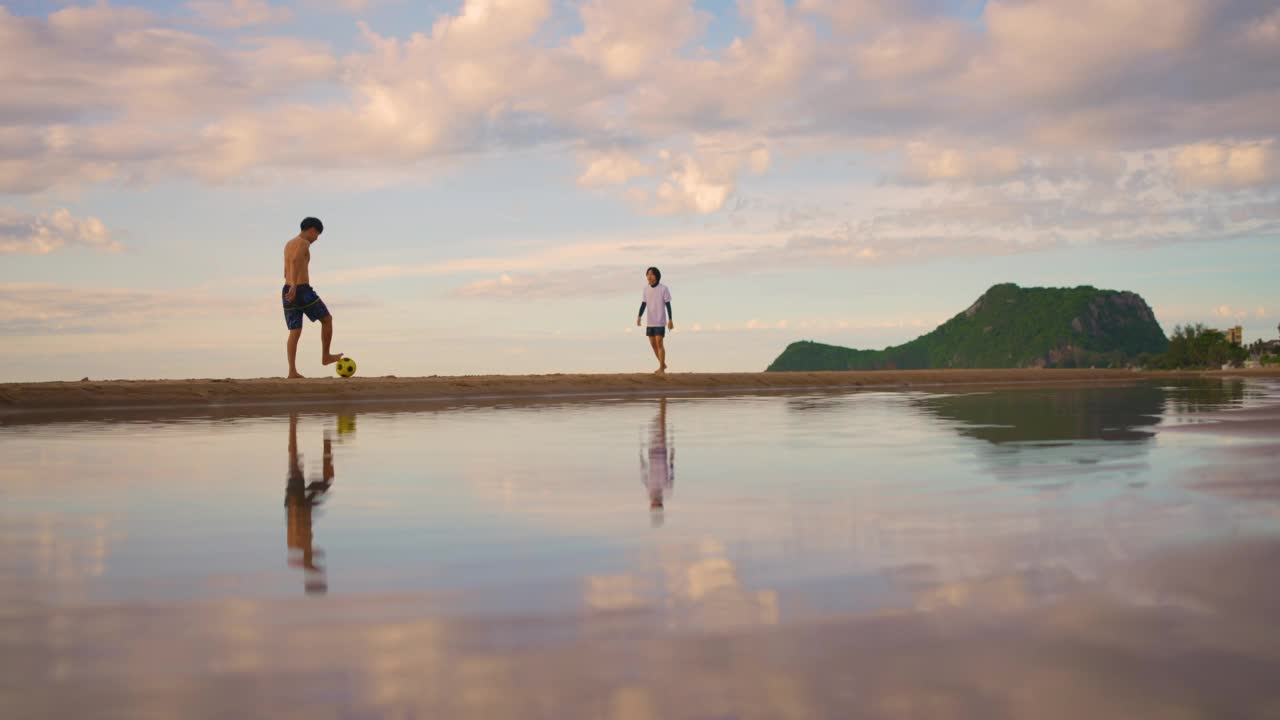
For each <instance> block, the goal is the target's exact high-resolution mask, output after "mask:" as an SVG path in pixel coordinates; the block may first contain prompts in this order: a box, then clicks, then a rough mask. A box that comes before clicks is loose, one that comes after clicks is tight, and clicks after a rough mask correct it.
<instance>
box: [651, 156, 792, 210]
mask: <svg viewBox="0 0 1280 720" xmlns="http://www.w3.org/2000/svg"><path fill="white" fill-rule="evenodd" d="M661 158H662V159H663V160H664V161H666V162H667V164H668V168H669V169H668V171H667V176H666V180H665V181H664V182H662V183H661V184H660V185H659V186H658V187H657V189H656V190H654V192H653V197H652V204H651V206H650V207H651V210H652V212H654V213H655V214H658V215H677V214H684V213H690V214H697V215H707V214H710V213H713V212H716V211H718V210H720V209H721V208H723V207H724V205H725V203H726V202H727V201H728V200H729V197H730V196H731V195H732V194H733V191H734V187H735V184H736V182H737V178H738V176H739V175H740V174H741V173H742V172H744V171H747V172H751V173H754V174H757V175H758V174H760V173H763V172H765V171H766V170H767V169H768V168H769V162H770V155H769V150H768V148H766V147H764V146H762V145H755V146H746V147H728V148H726V147H723V146H707V147H703V148H699V149H697V150H695V151H694V152H693V153H681V154H678V155H672V154H671V153H670V152H668V151H663V152H662V153H661Z"/></svg>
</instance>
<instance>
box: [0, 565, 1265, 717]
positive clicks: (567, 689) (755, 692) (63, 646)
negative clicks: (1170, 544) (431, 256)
mask: <svg viewBox="0 0 1280 720" xmlns="http://www.w3.org/2000/svg"><path fill="white" fill-rule="evenodd" d="M706 550H707V551H708V553H709V556H714V549H713V548H707V549H706ZM705 559H707V558H706V557H703V558H701V559H697V560H693V561H692V563H691V564H689V565H687V566H686V567H685V569H684V570H682V571H680V572H678V573H676V574H677V575H684V576H686V577H688V576H689V573H688V570H689V569H690V568H692V567H694V566H696V565H697V563H699V562H702V561H703V560H705ZM1278 563H1280V543H1277V542H1276V541H1249V542H1238V543H1234V544H1228V545H1219V546H1213V547H1203V548H1197V549H1194V550H1192V551H1187V550H1186V549H1179V550H1178V551H1177V552H1171V553H1168V554H1165V555H1161V556H1158V557H1156V558H1153V559H1150V560H1147V561H1143V562H1141V563H1135V564H1129V565H1126V566H1123V567H1118V568H1116V570H1115V572H1114V573H1113V574H1112V575H1111V576H1110V577H1108V578H1104V579H1103V581H1101V582H1098V583H1088V584H1080V583H1075V582H1073V580H1072V579H1071V577H1070V576H1069V575H1067V574H1065V573H1058V574H1046V573H1040V574H1036V573H1030V574H1027V573H1023V574H1017V573H1015V574H1014V575H1012V576H1000V575H995V576H992V577H989V578H984V579H980V580H976V581H974V582H973V583H971V584H970V585H969V586H961V585H953V586H950V587H947V588H944V589H942V590H934V591H931V592H925V593H922V594H921V595H920V597H919V600H918V601H917V602H916V603H915V606H914V608H905V609H901V610H898V611H896V612H892V613H880V614H875V615H861V616H851V615H838V616H830V617H827V618H825V619H822V620H818V621H814V622H810V623H802V624H792V625H787V626H782V627H779V626H772V625H768V624H760V623H756V624H740V625H736V626H731V627H726V626H723V625H721V626H718V627H719V629H721V630H730V629H731V631H721V632H711V633H708V632H705V631H704V630H705V629H706V628H711V629H716V628H717V626H716V625H715V621H716V620H718V618H716V617H715V616H714V614H713V613H711V612H708V613H707V614H706V615H704V616H702V619H705V620H707V621H708V622H709V624H708V625H703V624H702V623H701V621H691V622H689V623H686V624H682V625H677V626H674V627H669V628H663V627H655V626H654V624H653V622H652V619H653V618H652V613H649V612H644V611H640V612H623V613H608V614H604V615H600V614H590V615H588V616H586V617H582V616H572V615H569V616H566V615H552V616H529V617H519V616H513V617H505V618H467V617H465V616H459V615H452V616H450V615H446V614H441V613H440V612H439V609H438V608H434V607H433V605H432V603H431V601H430V598H429V597H425V596H418V595H412V596H391V597H380V598H375V597H359V596H354V597H348V598H334V599H331V600H328V601H326V602H323V603H302V604H299V603H296V602H252V603H249V602H233V603H214V604H203V605H181V606H161V607H155V608H147V609H129V608H120V607H112V608H69V609H65V610H61V611H59V613H58V615H57V621H56V623H50V624H45V623H28V622H23V621H22V620H23V619H22V618H13V617H6V618H3V619H0V642H3V643H4V646H3V649H4V650H5V652H4V654H3V656H2V657H4V658H6V661H5V662H4V666H3V670H4V671H5V674H4V676H3V679H0V700H2V701H4V702H5V703H6V707H8V708H10V709H12V710H13V711H14V712H15V717H75V716H102V712H103V710H104V709H109V710H111V711H112V712H114V713H115V714H116V716H119V717H187V718H203V717H230V716H234V717H248V716H257V717H337V716H359V717H365V716H394V717H412V716H418V717H428V716H430V717H456V718H517V717H520V718H523V717H572V716H578V717H588V716H589V717H606V718H624V717H625V718H686V717H738V718H788V717H794V718H804V717H871V718H911V717H948V718H975V719H977V718H983V719H985V718H993V717H996V718H1006V717H1008V718H1012V717H1035V718H1044V719H1046V720H1067V719H1070V720H1078V718H1085V717H1087V718H1117V719H1118V718H1126V719H1127V718H1135V717H1144V718H1145V717H1150V718H1194V717H1205V718H1210V717H1269V716H1272V715H1273V714H1274V713H1275V712H1276V711H1277V710H1278V709H1280V694H1278V693H1277V692H1276V690H1275V687H1274V678H1275V674H1276V672H1277V671H1280V629H1277V626H1276V624H1275V623H1274V617H1275V615H1276V614H1277V612H1278V611H1280V577H1278V576H1277V575H1276V574H1275V573H1272V572H1268V571H1267V569H1268V568H1273V567H1276V565H1277V564H1278ZM696 574H697V573H695V575H696ZM709 575H710V576H712V577H715V578H721V579H719V580H713V581H711V582H710V583H709V584H707V585H702V586H699V587H701V588H702V589H701V590H697V591H695V589H694V586H695V585H698V583H697V582H691V583H689V584H688V586H683V587H684V589H683V590H682V591H681V592H683V593H684V595H683V596H682V597H683V598H685V599H684V600H682V601H687V602H700V601H705V600H706V599H708V598H711V597H714V596H716V595H717V594H718V593H723V592H725V589H726V588H728V587H732V586H733V583H732V582H725V581H723V578H725V577H726V575H725V573H724V572H723V571H722V570H715V571H709ZM1046 591H1047V592H1049V593H1050V594H1052V596H1053V600H1052V602H1049V603H1037V602H1028V601H1026V600H1025V598H1026V597H1027V596H1029V595H1035V594H1037V593H1043V592H1046ZM698 592H702V594H701V595H697V593H698ZM695 596H696V597H695ZM714 609H715V610H717V611H718V610H720V608H714ZM53 625H56V626H57V627H58V628H59V630H58V632H57V633H56V634H55V633H54V632H52V631H51V630H50V627H51V626H53ZM19 649H20V650H21V652H20V653H19V652H16V651H17V650H19ZM53 677H57V678H58V679H59V682H57V683H53V682H49V679H50V678H53ZM304 678H305V679H304ZM295 680H296V681H295Z"/></svg>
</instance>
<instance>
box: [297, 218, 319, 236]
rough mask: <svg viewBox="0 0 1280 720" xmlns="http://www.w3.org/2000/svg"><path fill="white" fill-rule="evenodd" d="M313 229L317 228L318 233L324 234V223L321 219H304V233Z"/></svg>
mask: <svg viewBox="0 0 1280 720" xmlns="http://www.w3.org/2000/svg"><path fill="white" fill-rule="evenodd" d="M311 228H315V229H316V232H318V233H322V232H324V223H322V222H320V218H313V217H309V218H303V219H302V232H306V231H308V230H310V229H311Z"/></svg>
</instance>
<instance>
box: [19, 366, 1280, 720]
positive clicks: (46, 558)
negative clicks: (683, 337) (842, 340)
mask: <svg viewBox="0 0 1280 720" xmlns="http://www.w3.org/2000/svg"><path fill="white" fill-rule="evenodd" d="M1278 401H1280V388H1276V387H1274V386H1270V385H1267V384H1264V383H1246V382H1242V381H1221V382H1219V381H1210V382H1205V383H1180V384H1174V385H1167V386H1162V385H1159V384H1135V385H1132V386H1123V387H1121V386H1107V387H1095V388H1081V387H1074V388H1056V389H1043V388H1042V389H1019V390H1000V391H990V392H965V393H923V392H895V393H885V392H874V393H873V392H861V393H844V394H838V393H828V394H811V395H777V394H775V395H754V396H750V395H749V396H734V397H723V396H722V397H693V396H677V397H670V398H667V399H659V398H652V399H632V400H619V401H598V402H572V403H542V404H538V403H533V404H530V403H523V404H518V405H499V404H495V405H472V406H457V407H448V408H423V409H419V410H416V411H414V410H411V409H409V408H402V409H400V410H399V411H394V412H392V411H382V410H378V409H375V408H364V409H362V408H354V409H353V408H347V409H344V410H341V411H337V412H319V411H308V412H304V413H301V414H298V415H293V416H253V415H238V414H236V413H235V412H232V411H227V412H224V413H221V414H219V415H216V416H214V415H207V416H200V415H195V416H184V415H183V414H182V413H170V414H169V415H167V416H147V415H138V414H132V415H120V416H114V417H113V416H110V415H104V416H101V417H99V418H98V419H92V418H90V419H81V420H70V419H66V418H59V417H56V416H50V417H47V418H43V420H46V421H47V422H41V423H31V422H19V421H18V420H16V419H15V418H12V417H11V418H7V419H2V420H0V457H2V458H3V465H2V466H0V716H4V717H15V718H26V717H67V716H77V715H78V716H86V717H94V718H115V717H119V718H149V717H156V718H161V717H163V718H172V717H184V718H192V717H197V718H199V717H273V718H278V717H308V718H327V717H335V718H337V717H342V718H346V717H483V718H501V717H520V718H527V717H547V718H572V717H603V718H648V717H653V718H685V717H688V718H757V717H758V718H779V717H796V718H815V717H817V718H820V717H831V718H848V717H872V718H880V717H883V718H899V717H901V718H908V717H912V718H914V717H929V718H933V717H973V718H993V717H1039V718H1080V717H1095V718H1096V717H1116V718H1121V717H1123V718H1133V717H1160V718H1175V717H1280V691H1277V690H1274V689H1273V686H1274V685H1275V683H1274V682H1273V679H1274V677H1275V676H1276V674H1277V672H1278V671H1280V630H1277V629H1276V626H1277V624H1276V622H1275V618H1276V616H1277V615H1276V613H1277V611H1280V584H1278V583H1277V581H1276V577H1277V576H1276V572H1275V568H1276V567H1277V562H1278V561H1280V491H1277V488H1280V462H1277V461H1280V445H1277V444H1276V441H1275V439H1274V438H1273V437H1272V436H1271V435H1269V434H1268V433H1257V432H1254V433H1251V434H1250V433H1233V432H1197V431H1196V430H1198V429H1200V428H1201V427H1202V424H1203V423H1206V422H1207V421H1209V420H1212V419H1213V418H1214V413H1215V412H1217V411H1221V410H1224V409H1241V408H1243V409H1245V410H1246V412H1252V413H1255V414H1256V413H1262V414H1263V415H1265V414H1266V413H1268V412H1270V411H1269V410H1266V409H1265V408H1268V407H1270V406H1272V405H1276V403H1277V402H1278ZM1277 414H1278V415H1280V412H1278V413H1277ZM1188 430H1191V431H1189V432H1188ZM5 708H9V709H11V710H12V712H4V709H5Z"/></svg>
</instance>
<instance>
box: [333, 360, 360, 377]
mask: <svg viewBox="0 0 1280 720" xmlns="http://www.w3.org/2000/svg"><path fill="white" fill-rule="evenodd" d="M337 370H338V375H339V376H340V377H351V376H352V375H355V374H356V361H355V360H352V359H351V358H349V357H344V358H342V359H341V360H339V361H338V363H337Z"/></svg>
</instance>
